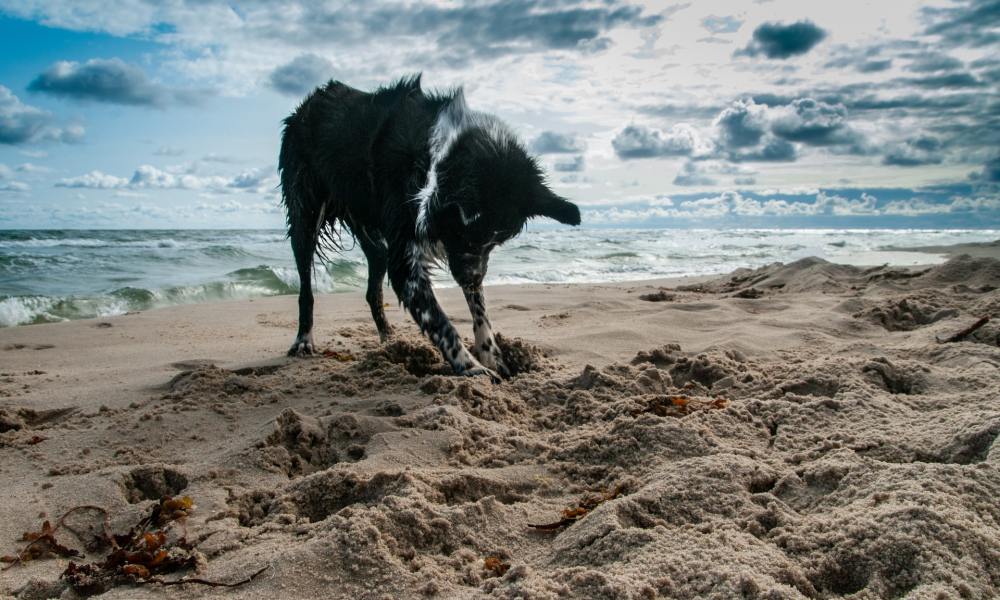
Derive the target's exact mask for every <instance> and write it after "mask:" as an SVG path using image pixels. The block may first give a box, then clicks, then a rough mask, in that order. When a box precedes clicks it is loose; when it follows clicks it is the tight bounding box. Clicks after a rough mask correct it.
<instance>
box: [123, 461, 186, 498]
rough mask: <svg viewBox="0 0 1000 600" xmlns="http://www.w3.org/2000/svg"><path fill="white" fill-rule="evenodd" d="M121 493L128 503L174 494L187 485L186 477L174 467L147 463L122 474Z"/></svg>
mask: <svg viewBox="0 0 1000 600" xmlns="http://www.w3.org/2000/svg"><path fill="white" fill-rule="evenodd" d="M119 485H120V486H121V488H122V494H124V495H125V499H126V500H128V501H129V502H130V503H132V504H135V503H137V502H142V501H143V500H159V499H160V498H162V497H163V496H176V495H177V494H179V493H180V492H181V491H182V490H184V489H185V488H186V487H187V486H188V479H187V477H186V476H185V475H184V474H183V473H181V472H180V471H178V470H176V469H171V468H170V467H162V466H156V465H147V466H142V467H137V468H135V469H132V470H131V471H130V472H128V473H125V474H124V475H122V480H121V482H120V483H119Z"/></svg>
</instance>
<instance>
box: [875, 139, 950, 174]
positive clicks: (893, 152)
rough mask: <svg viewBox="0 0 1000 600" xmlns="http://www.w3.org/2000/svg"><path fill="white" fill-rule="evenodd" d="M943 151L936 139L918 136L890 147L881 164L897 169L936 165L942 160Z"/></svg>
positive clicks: (939, 141) (941, 145)
mask: <svg viewBox="0 0 1000 600" xmlns="http://www.w3.org/2000/svg"><path fill="white" fill-rule="evenodd" d="M943 149H944V145H943V144H942V143H941V140H939V139H938V138H935V137H931V136H920V137H916V138H912V139H909V140H905V141H903V142H901V143H898V144H895V145H894V146H892V147H891V148H890V149H889V151H888V152H886V153H885V156H883V157H882V164H885V165H893V166H897V167H917V166H921V165H936V164H939V163H940V162H941V161H943V160H944V157H943V155H942V150H943Z"/></svg>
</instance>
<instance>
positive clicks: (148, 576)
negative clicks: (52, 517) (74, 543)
mask: <svg viewBox="0 0 1000 600" xmlns="http://www.w3.org/2000/svg"><path fill="white" fill-rule="evenodd" d="M193 508H194V503H193V501H192V500H191V498H190V497H188V496H183V497H180V498H172V497H170V496H164V497H163V498H161V499H160V501H159V502H157V503H156V504H155V505H154V506H152V507H151V509H150V511H149V513H147V514H146V515H145V516H144V517H143V518H142V519H141V520H140V521H139V522H138V523H136V524H135V525H134V526H133V527H132V528H131V529H129V531H128V532H127V533H124V534H113V533H111V531H110V525H109V519H108V512H107V511H106V510H105V509H103V508H101V507H99V506H89V505H87V506H77V507H74V508H71V509H70V510H68V511H67V512H66V513H65V514H63V516H62V517H60V519H59V520H58V521H57V522H56V524H55V526H53V525H51V524H50V523H49V521H45V522H44V523H43V524H42V529H41V531H38V532H34V533H25V534H24V536H23V539H24V540H25V541H28V542H29V544H28V545H27V546H25V547H24V549H22V550H21V552H19V553H18V554H17V556H12V557H3V560H4V561H5V562H10V563H11V564H10V565H8V566H7V567H6V568H10V567H11V566H13V565H15V564H19V563H24V562H26V561H28V560H31V559H33V558H41V557H43V556H50V555H57V556H62V557H68V558H79V557H82V556H83V553H82V552H79V551H77V550H73V549H71V548H68V547H66V546H63V545H62V544H60V543H58V542H57V541H56V539H55V533H56V531H58V530H59V528H60V527H65V528H66V529H70V527H69V526H66V525H65V520H66V517H68V516H69V515H70V514H72V513H74V512H77V511H80V510H94V511H97V512H100V513H101V515H102V516H103V521H104V524H103V525H104V527H103V535H102V536H101V537H100V539H99V540H98V542H99V544H97V545H100V546H109V547H110V551H109V552H108V554H107V556H106V557H105V558H104V560H102V561H99V562H92V563H85V564H77V563H75V562H72V561H70V563H69V565H68V566H67V567H66V569H65V570H64V571H63V573H62V575H60V578H61V579H63V580H64V581H66V583H67V584H69V586H70V587H71V588H72V589H73V591H74V592H76V593H77V594H80V595H83V596H91V595H95V594H101V593H104V592H106V591H108V590H109V589H111V588H113V587H116V586H119V585H126V584H133V585H145V584H158V585H182V584H185V583H195V584H200V585H207V586H213V587H235V586H238V585H243V584H245V583H248V582H250V581H252V580H253V579H254V578H255V577H256V576H257V575H259V574H261V573H262V572H264V570H265V569H266V568H267V567H264V568H261V569H260V570H258V571H257V572H255V573H253V574H252V575H250V576H249V577H247V578H246V579H243V580H240V581H237V582H232V583H228V582H218V581H211V580H206V579H201V578H197V577H184V578H181V579H175V580H166V579H163V577H161V576H162V575H164V574H168V573H174V572H177V571H180V570H184V569H190V568H194V567H196V566H197V564H198V561H199V560H200V557H201V555H200V554H199V553H198V552H197V551H196V549H195V544H194V543H191V542H189V541H188V540H187V536H186V533H187V530H186V528H185V527H184V519H185V518H186V517H187V516H188V514H190V512H191V510H192V509H193ZM177 529H180V534H179V535H178V534H177V531H176V530H177ZM70 531H73V530H72V529H70ZM74 533H76V532H74ZM78 537H79V535H78Z"/></svg>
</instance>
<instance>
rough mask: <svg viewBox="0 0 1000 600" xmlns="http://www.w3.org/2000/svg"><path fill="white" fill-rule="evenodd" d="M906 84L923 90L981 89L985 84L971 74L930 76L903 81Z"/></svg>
mask: <svg viewBox="0 0 1000 600" xmlns="http://www.w3.org/2000/svg"><path fill="white" fill-rule="evenodd" d="M902 81H903V82H904V83H908V84H910V85H915V86H917V87H922V88H931V89H940V88H969V87H979V86H981V85H983V82H982V81H980V80H978V79H976V78H975V77H974V76H973V75H972V74H971V73H965V72H962V73H946V74H944V75H930V76H928V77H915V78H909V79H903V80H902Z"/></svg>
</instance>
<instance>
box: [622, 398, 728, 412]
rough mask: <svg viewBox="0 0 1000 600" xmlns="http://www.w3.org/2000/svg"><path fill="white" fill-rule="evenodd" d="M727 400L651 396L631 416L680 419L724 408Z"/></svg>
mask: <svg viewBox="0 0 1000 600" xmlns="http://www.w3.org/2000/svg"><path fill="white" fill-rule="evenodd" d="M727 406H729V400H727V399H725V398H722V397H721V396H720V397H717V398H690V397H688V396H662V395H661V396H653V397H651V398H649V399H647V400H645V404H644V406H642V408H640V409H638V410H635V411H633V412H632V416H637V415H640V414H643V413H652V414H654V415H656V416H658V417H681V416H684V415H686V414H688V413H690V412H692V411H695V410H702V409H706V408H715V409H720V408H726V407H727Z"/></svg>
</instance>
